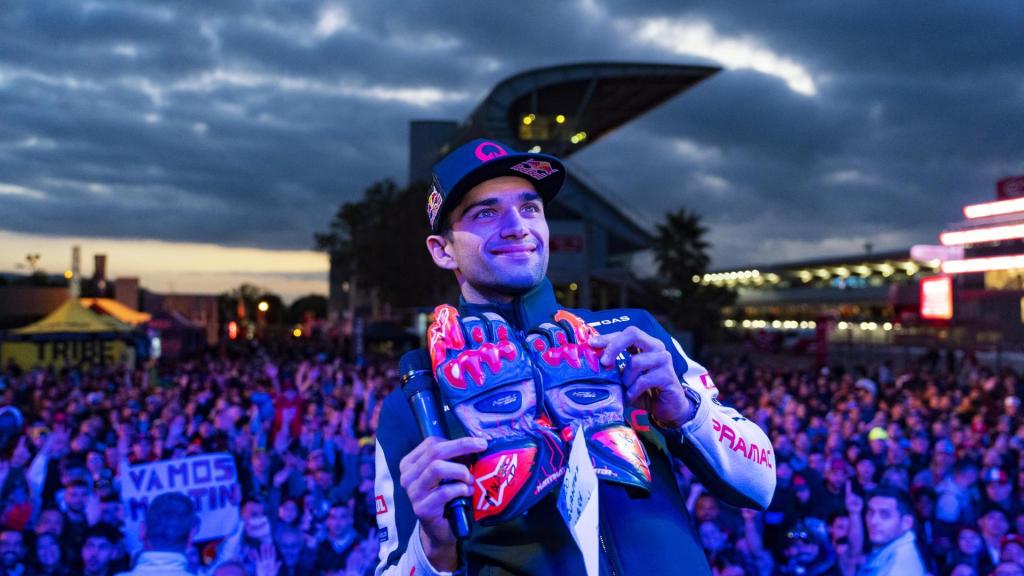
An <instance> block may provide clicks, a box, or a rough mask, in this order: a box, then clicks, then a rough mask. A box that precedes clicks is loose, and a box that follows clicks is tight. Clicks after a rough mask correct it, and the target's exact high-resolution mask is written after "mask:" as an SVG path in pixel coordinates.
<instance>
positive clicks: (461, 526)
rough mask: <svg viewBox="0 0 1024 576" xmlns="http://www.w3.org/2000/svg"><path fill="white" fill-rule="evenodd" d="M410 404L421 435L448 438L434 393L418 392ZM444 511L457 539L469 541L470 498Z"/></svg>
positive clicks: (453, 502)
mask: <svg viewBox="0 0 1024 576" xmlns="http://www.w3.org/2000/svg"><path fill="white" fill-rule="evenodd" d="M409 403H410V404H411V406H412V411H413V414H415V415H416V424H417V425H418V426H419V429H420V434H422V435H423V437H424V438H429V437H430V436H436V437H438V438H447V437H448V435H447V434H445V431H444V425H443V424H442V423H441V418H440V415H439V414H438V411H437V401H436V400H435V397H434V394H433V393H432V392H429V391H421V392H417V393H415V394H413V395H412V396H410V397H409ZM444 510H445V513H444V515H445V517H446V518H448V523H449V525H450V526H451V529H452V533H453V534H454V535H455V538H457V539H458V540H460V541H462V540H466V539H468V538H469V532H470V523H469V517H470V502H469V498H466V497H461V498H456V499H454V500H452V501H451V502H448V504H446V505H445V507H444Z"/></svg>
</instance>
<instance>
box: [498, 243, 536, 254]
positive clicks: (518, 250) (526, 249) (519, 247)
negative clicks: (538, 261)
mask: <svg viewBox="0 0 1024 576" xmlns="http://www.w3.org/2000/svg"><path fill="white" fill-rule="evenodd" d="M536 251H537V247H536V246H534V245H533V244H516V245H514V246H500V247H498V248H492V249H491V254H494V255H495V256H518V255H525V254H532V253H533V252H536Z"/></svg>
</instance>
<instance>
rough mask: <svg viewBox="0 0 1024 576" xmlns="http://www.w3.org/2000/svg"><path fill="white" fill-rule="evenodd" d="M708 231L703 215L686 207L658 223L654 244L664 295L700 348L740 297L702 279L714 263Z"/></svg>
mask: <svg viewBox="0 0 1024 576" xmlns="http://www.w3.org/2000/svg"><path fill="white" fill-rule="evenodd" d="M707 231H708V230H707V228H706V227H704V226H703V225H702V224H701V217H700V215H699V214H697V213H696V212H689V211H687V210H686V209H685V208H683V209H680V210H678V211H676V212H669V213H668V214H667V215H666V217H665V222H664V223H662V224H659V225H658V226H657V235H656V237H655V239H654V246H653V249H654V258H655V261H656V262H657V263H658V272H659V273H660V274H661V279H662V281H663V282H664V284H665V285H667V288H666V289H665V290H664V291H663V294H665V295H666V296H667V299H668V310H669V317H670V318H671V319H672V322H673V324H675V325H676V326H679V327H680V328H684V329H687V330H690V331H692V332H693V334H694V339H695V344H696V346H697V347H698V348H699V347H700V346H701V345H702V344H703V341H704V340H706V339H708V338H710V337H712V336H713V335H715V334H717V333H718V332H719V330H720V328H721V322H720V320H721V309H722V307H723V306H728V305H729V304H732V303H733V302H734V301H735V299H736V295H735V294H734V293H733V292H731V291H729V290H727V289H725V288H721V287H716V286H711V285H704V284H702V283H700V282H699V277H700V276H702V275H703V274H704V273H706V272H707V269H708V264H710V262H711V259H710V257H709V256H708V253H707V251H708V249H709V248H711V244H710V243H708V242H707V240H705V239H704V235H705V234H707ZM695 278H697V279H698V280H696V281H695V280H694V279H695Z"/></svg>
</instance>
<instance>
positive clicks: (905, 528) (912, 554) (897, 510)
mask: <svg viewBox="0 0 1024 576" xmlns="http://www.w3.org/2000/svg"><path fill="white" fill-rule="evenodd" d="M866 525H867V532H868V539H869V540H870V541H871V544H872V546H873V551H872V552H871V554H870V556H868V559H867V562H865V563H864V565H863V566H861V567H860V570H858V572H857V574H858V576H887V575H890V574H893V575H895V574H900V575H901V576H924V574H925V573H926V572H925V567H924V562H923V561H922V559H921V554H920V552H918V550H917V546H916V544H915V538H914V511H913V508H912V507H911V504H910V498H909V497H908V496H907V495H906V493H905V492H903V491H901V490H898V489H896V488H890V487H882V488H879V489H877V490H875V491H874V492H872V493H871V495H870V496H869V498H868V505H867V515H866Z"/></svg>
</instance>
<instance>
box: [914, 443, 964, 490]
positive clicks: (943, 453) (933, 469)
mask: <svg viewBox="0 0 1024 576" xmlns="http://www.w3.org/2000/svg"><path fill="white" fill-rule="evenodd" d="M955 463H956V445H955V444H953V441H952V440H950V439H948V438H942V439H940V440H938V441H937V442H935V446H934V448H933V450H932V462H931V466H929V467H928V468H927V469H925V470H922V471H920V472H918V473H917V475H915V476H914V486H936V487H937V486H938V485H939V484H941V483H943V482H944V481H946V480H947V479H949V478H950V477H951V476H952V474H953V465H954V464H955Z"/></svg>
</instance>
